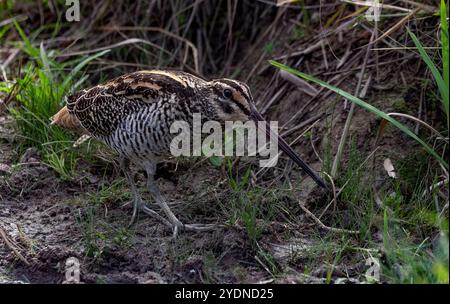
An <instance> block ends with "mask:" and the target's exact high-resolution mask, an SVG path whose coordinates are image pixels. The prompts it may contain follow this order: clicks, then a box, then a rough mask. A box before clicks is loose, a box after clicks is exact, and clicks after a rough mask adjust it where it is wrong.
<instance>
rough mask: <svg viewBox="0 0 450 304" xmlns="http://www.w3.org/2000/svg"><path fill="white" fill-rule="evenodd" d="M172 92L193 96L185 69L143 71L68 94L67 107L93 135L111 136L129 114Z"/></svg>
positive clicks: (180, 95) (182, 97) (181, 96)
mask: <svg viewBox="0 0 450 304" xmlns="http://www.w3.org/2000/svg"><path fill="white" fill-rule="evenodd" d="M195 81H196V80H194V82H195ZM199 81H200V80H199ZM201 81H203V80H201ZM173 94H176V96H177V98H178V99H185V98H192V97H193V96H194V95H195V87H194V86H192V79H188V78H187V76H186V75H185V74H184V73H182V72H178V73H177V72H169V71H157V70H155V71H140V72H135V73H131V74H127V75H123V76H120V77H118V78H115V79H113V80H110V81H108V82H106V83H104V84H101V85H97V86H95V87H92V88H90V89H86V90H81V91H79V92H76V93H75V94H73V95H71V96H68V97H67V109H68V111H69V113H70V114H72V115H75V116H76V117H77V119H78V120H79V121H80V122H81V124H82V126H83V127H84V128H86V129H87V130H88V131H89V132H90V133H91V134H93V135H108V134H110V132H111V131H113V130H115V128H116V127H117V125H118V124H119V123H120V122H121V121H122V119H123V118H124V117H126V116H128V115H129V114H130V113H133V112H135V111H139V109H141V108H142V107H145V106H147V105H148V104H150V103H154V102H157V101H160V100H168V98H169V97H170V96H172V95H173Z"/></svg>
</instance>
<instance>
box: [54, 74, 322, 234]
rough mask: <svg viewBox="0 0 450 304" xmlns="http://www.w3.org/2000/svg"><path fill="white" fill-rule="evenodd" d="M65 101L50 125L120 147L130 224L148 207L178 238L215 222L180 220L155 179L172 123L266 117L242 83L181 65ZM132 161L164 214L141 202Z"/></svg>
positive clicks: (115, 81)
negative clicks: (130, 202) (198, 118)
mask: <svg viewBox="0 0 450 304" xmlns="http://www.w3.org/2000/svg"><path fill="white" fill-rule="evenodd" d="M65 102H66V105H65V106H64V107H63V108H62V109H61V110H60V111H59V112H57V113H56V114H55V115H54V116H53V117H52V118H51V120H52V122H51V124H54V125H57V126H59V127H62V128H66V129H69V130H72V131H76V132H81V133H83V134H87V135H88V136H91V137H93V138H95V139H97V140H99V141H101V142H103V143H104V144H106V145H107V146H109V147H110V148H112V149H113V150H115V151H116V152H117V154H118V156H119V163H120V168H121V170H122V171H123V173H124V175H125V177H126V180H127V182H128V185H129V187H130V190H131V192H132V196H133V213H132V216H131V220H130V224H132V223H133V222H134V221H135V218H136V216H137V214H138V212H144V213H146V214H148V215H150V216H152V217H155V218H157V219H158V220H160V221H161V222H162V223H163V224H165V225H167V226H168V227H170V228H172V231H173V236H174V237H176V235H177V233H178V232H179V231H181V230H186V231H208V230H211V229H214V227H215V225H214V224H184V223H182V222H181V221H180V220H179V219H178V217H177V216H176V215H175V214H174V213H173V212H172V210H171V209H170V208H169V206H168V204H167V201H166V199H165V198H164V196H163V195H162V193H161V191H160V189H159V187H158V185H157V183H156V181H155V178H154V176H155V172H156V165H157V163H158V162H161V161H162V160H164V159H166V158H167V157H168V156H169V155H170V151H169V149H170V142H171V140H172V139H173V137H174V136H175V135H174V134H172V133H171V132H170V125H171V124H172V123H173V122H174V121H178V120H182V121H186V122H192V117H193V115H194V114H195V113H200V114H201V115H202V117H204V118H205V119H208V120H214V121H219V122H224V121H249V120H253V121H255V122H258V121H264V122H265V120H264V118H263V116H262V115H261V114H260V113H259V112H258V110H257V109H256V106H255V103H254V100H253V97H252V94H251V92H250V88H249V86H248V85H247V84H245V83H244V82H241V81H238V80H234V79H228V78H218V79H212V80H207V79H205V78H203V77H201V76H198V75H194V74H192V73H188V72H184V71H178V70H144V71H137V72H132V73H129V74H125V75H122V76H119V77H117V78H114V79H112V80H109V81H107V82H105V83H102V84H99V85H96V86H93V87H91V88H88V89H83V90H80V91H77V92H75V93H73V94H71V95H68V96H66V97H65ZM266 124H267V123H266ZM267 125H268V124H267ZM266 132H267V135H269V136H271V137H273V136H277V140H278V145H279V148H280V149H281V150H282V151H284V152H285V153H286V154H287V155H288V156H289V157H290V158H291V159H292V160H293V161H294V162H295V163H297V164H298V165H299V166H300V167H301V168H302V169H303V170H304V171H305V172H306V173H307V174H308V175H309V176H311V178H312V179H313V180H314V181H315V182H316V183H317V184H318V185H319V186H321V187H324V188H326V187H327V185H326V184H325V182H324V181H323V180H322V179H321V178H320V176H318V174H317V173H316V172H314V170H313V169H311V167H309V166H308V165H307V164H306V163H305V162H304V161H303V160H302V159H301V158H300V157H299V156H298V154H297V153H296V152H294V150H293V149H292V148H291V147H290V146H289V145H288V144H287V143H286V141H285V140H283V138H281V137H280V136H278V135H276V134H275V133H274V132H273V130H271V129H269V128H268V129H266ZM131 164H134V165H137V166H138V167H140V168H141V169H143V170H145V172H146V175H147V187H148V189H149V191H150V193H151V195H152V197H153V198H154V200H155V201H156V203H157V204H158V205H159V206H160V208H161V209H162V211H163V212H164V214H165V216H166V217H163V216H162V215H160V214H159V213H158V212H156V211H154V210H153V209H151V208H150V207H149V206H148V205H147V204H146V203H144V202H143V200H142V198H141V195H140V193H139V191H138V188H137V187H136V184H135V181H134V176H133V175H132V174H131V173H130V165H131Z"/></svg>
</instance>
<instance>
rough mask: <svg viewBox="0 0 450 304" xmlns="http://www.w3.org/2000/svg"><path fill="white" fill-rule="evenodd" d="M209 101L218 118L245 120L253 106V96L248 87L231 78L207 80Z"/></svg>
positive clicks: (221, 119)
mask: <svg viewBox="0 0 450 304" xmlns="http://www.w3.org/2000/svg"><path fill="white" fill-rule="evenodd" d="M208 88H209V89H210V92H211V95H210V98H209V100H210V103H211V104H212V106H213V107H214V114H215V116H216V117H217V119H218V120H220V121H222V122H224V121H237V120H240V121H246V120H248V119H249V116H250V113H251V109H252V106H253V97H252V94H251V93H250V89H249V87H248V86H247V85H246V84H245V83H243V82H240V81H237V80H233V79H226V78H222V79H215V80H212V81H210V82H208Z"/></svg>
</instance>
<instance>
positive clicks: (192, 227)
mask: <svg viewBox="0 0 450 304" xmlns="http://www.w3.org/2000/svg"><path fill="white" fill-rule="evenodd" d="M217 227H218V226H217V225H216V224H182V223H181V222H180V221H178V222H177V223H176V224H173V226H172V229H173V235H172V238H173V239H176V238H177V236H178V232H180V231H182V230H185V231H194V232H206V231H211V230H214V229H215V228H217Z"/></svg>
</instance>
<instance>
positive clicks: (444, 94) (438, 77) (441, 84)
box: [406, 28, 449, 129]
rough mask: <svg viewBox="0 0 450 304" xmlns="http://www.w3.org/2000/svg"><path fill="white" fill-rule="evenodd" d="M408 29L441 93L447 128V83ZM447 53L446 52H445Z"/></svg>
mask: <svg viewBox="0 0 450 304" xmlns="http://www.w3.org/2000/svg"><path fill="white" fill-rule="evenodd" d="M406 29H407V30H408V33H409V35H410V36H411V38H412V40H413V41H414V44H415V45H416V47H417V49H418V50H419V53H420V56H421V57H422V60H423V61H425V63H426V64H427V66H428V68H429V69H430V70H431V73H432V74H433V77H434V80H435V81H436V83H437V86H438V89H439V92H440V93H441V98H442V105H443V106H444V111H445V114H446V115H447V129H448V128H449V113H448V94H449V93H448V84H447V83H445V82H444V79H443V78H442V75H441V73H439V71H438V69H437V68H436V65H435V64H434V62H433V60H431V58H430V56H428V54H427V52H426V51H425V49H424V48H423V46H422V44H421V43H420V41H419V39H417V37H416V35H414V33H413V32H411V31H410V30H409V28H406ZM447 55H448V52H447Z"/></svg>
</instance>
